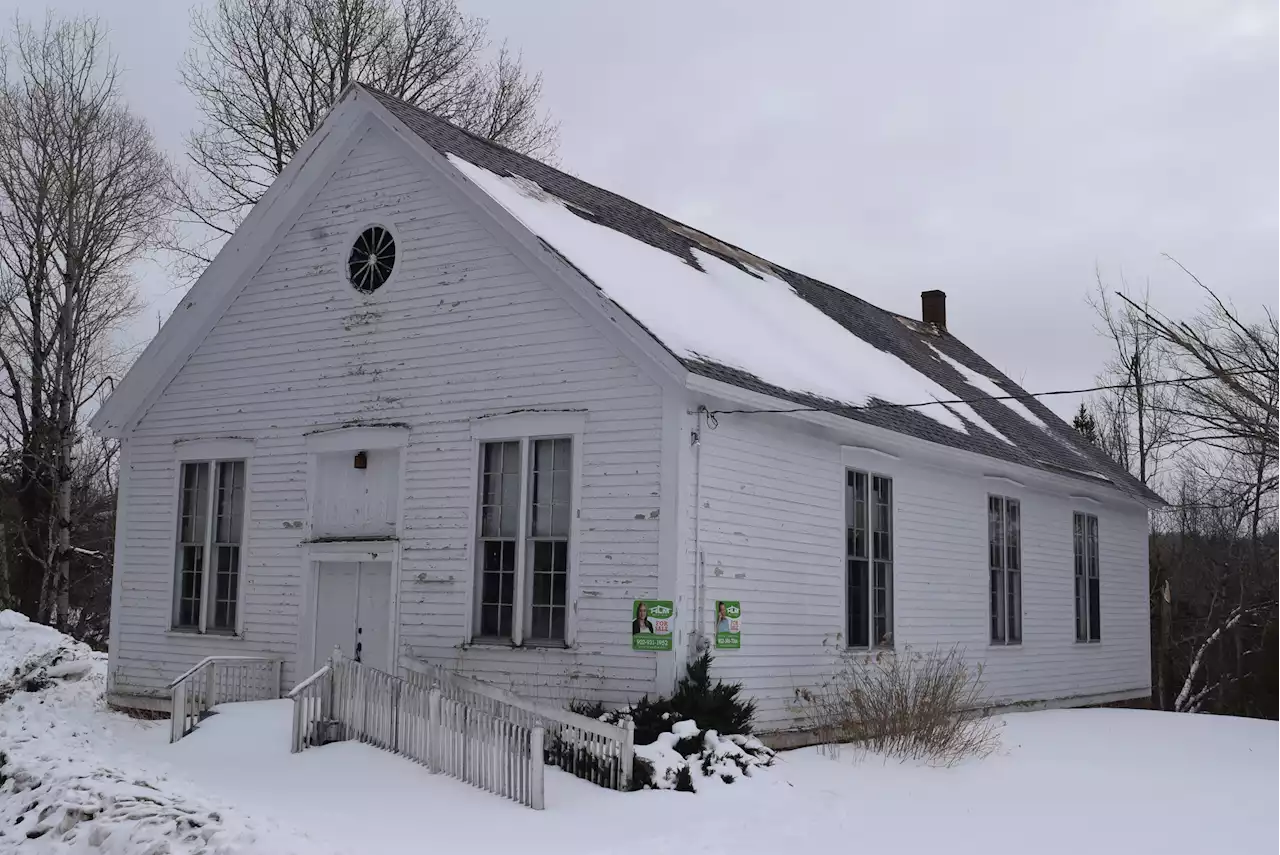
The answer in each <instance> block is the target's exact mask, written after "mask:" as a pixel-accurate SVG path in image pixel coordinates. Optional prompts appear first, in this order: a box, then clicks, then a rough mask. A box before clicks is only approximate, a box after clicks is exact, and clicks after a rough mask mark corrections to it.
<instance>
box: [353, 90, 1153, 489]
mask: <svg viewBox="0 0 1280 855" xmlns="http://www.w3.org/2000/svg"><path fill="white" fill-rule="evenodd" d="M364 88H365V90H366V91H367V92H369V94H370V95H372V96H373V97H375V98H376V99H377V100H378V101H379V102H380V103H382V104H383V106H385V107H386V108H387V109H388V110H389V111H390V112H391V113H392V114H393V115H394V116H395V117H396V118H397V119H399V120H400V121H401V122H403V123H404V124H405V125H406V126H407V127H408V128H409V129H410V130H412V131H413V132H414V133H416V134H417V135H418V136H419V137H420V138H421V139H422V140H423V141H424V142H426V143H427V144H428V145H430V146H431V147H432V148H434V149H435V150H436V151H438V152H440V153H441V154H452V155H454V156H456V157H459V158H461V159H463V160H465V161H467V162H468V163H471V164H473V165H474V166H477V167H480V168H482V169H486V170H488V171H490V172H492V173H494V174H496V175H500V176H519V177H521V178H524V179H526V180H528V181H532V182H534V183H536V184H537V185H539V186H540V187H541V188H542V189H543V190H545V191H546V192H548V193H550V194H552V195H554V196H556V197H558V198H559V199H561V200H563V201H564V202H566V203H568V206H569V209H570V210H572V211H574V212H575V213H576V214H578V216H581V217H583V218H584V219H587V220H589V221H591V222H594V223H597V224H599V225H601V226H605V227H607V228H610V229H613V230H614V231H616V232H620V233H621V234H624V235H627V236H628V237H631V238H633V239H635V240H638V241H642V242H643V243H645V244H647V245H649V246H651V247H654V248H656V249H660V250H662V251H664V252H668V253H670V254H672V255H674V256H676V257H677V258H679V259H681V260H683V261H684V262H685V263H687V264H690V265H692V266H694V267H695V268H697V267H698V263H697V260H696V259H695V257H694V255H693V252H692V250H693V249H695V248H696V249H698V250H699V251H702V252H711V253H713V254H715V255H717V256H719V257H721V258H723V259H724V260H725V261H727V262H729V263H731V264H735V265H737V266H739V267H741V266H742V264H741V263H740V261H738V260H737V259H736V258H735V257H734V256H735V255H737V256H739V257H742V256H750V257H751V258H756V256H752V255H751V254H750V253H749V252H747V251H745V250H742V249H740V248H738V247H734V246H732V245H730V244H727V243H725V242H723V241H720V240H719V239H718V238H714V237H712V236H710V235H707V234H706V233H704V232H701V231H700V230H698V229H694V228H692V227H690V226H686V225H684V224H681V223H679V222H677V221H675V220H672V219H671V218H670V217H666V216H663V215H662V214H659V213H658V212H656V211H653V210H651V209H649V208H646V207H644V206H643V205H640V204H638V203H636V202H633V201H631V200H630V199H626V198H623V197H622V196H619V195H617V194H616V193H611V192H609V191H608V190H604V189H602V188H600V187H596V186H594V185H592V184H588V183H587V182H585V181H582V180H581V179H578V178H575V177H573V176H572V175H568V174H566V173H564V172H561V171H560V170H558V169H555V168H554V167H551V166H548V165H546V164H545V163H541V162H540V161H537V160H534V159H533V158H530V157H527V156H525V155H522V154H518V153H516V152H513V151H510V150H509V149H506V148H503V147H502V146H500V145H497V144H496V143H493V142H490V141H488V140H485V139H483V138H481V137H478V136H476V135H474V134H471V133H469V132H467V131H464V130H462V129H460V128H458V127H456V126H454V125H452V124H450V123H449V122H447V121H445V120H443V119H441V118H439V117H437V116H434V115H432V114H430V113H428V112H426V111H424V110H421V109H419V108H417V107H414V106H412V105H410V104H407V103H405V102H403V101H401V100H399V99H397V98H394V97H392V96H390V95H387V94H386V93H384V92H379V91H377V90H375V89H371V88H368V87H364ZM717 246H719V247H721V250H720V251H717V249H716V247H717ZM569 261H570V262H572V258H570V259H569ZM764 263H765V264H767V265H768V266H769V267H770V268H771V269H772V271H773V272H775V273H776V274H777V275H778V277H779V278H781V279H782V280H783V281H785V282H787V283H788V284H789V285H790V286H791V287H792V288H793V289H794V290H795V292H796V294H797V295H799V296H800V297H801V298H802V299H804V300H805V301H807V302H808V303H810V304H811V305H813V306H814V307H816V308H817V309H819V310H820V311H821V312H823V313H824V314H826V315H827V316H828V317H830V318H831V319H833V320H834V321H836V322H837V323H839V324H840V325H841V326H842V327H844V328H845V329H846V330H848V331H849V333H850V334H852V335H855V336H857V337H859V338H861V339H862V340H863V341H865V342H867V343H868V344H870V345H872V346H873V347H876V348H878V349H880V350H882V351H884V352H886V353H891V354H893V355H894V356H896V357H898V358H899V359H901V360H902V361H903V362H905V363H907V364H908V365H909V366H911V368H913V369H914V370H915V371H917V372H919V373H921V374H923V375H925V376H927V377H929V378H930V379H931V380H933V381H934V382H936V383H938V384H939V385H941V386H943V387H944V388H946V389H947V390H949V391H950V392H952V393H953V394H954V395H955V397H956V398H959V399H964V400H967V401H970V402H971V403H970V406H971V407H972V408H973V409H974V410H975V411H976V412H977V413H978V415H979V416H981V417H982V418H983V419H985V420H986V421H987V422H989V423H990V424H991V425H992V426H993V427H995V428H996V429H997V430H999V431H1000V433H1001V434H1003V435H1004V436H1005V437H1006V438H1007V439H1008V440H1010V442H1011V443H1012V444H1010V443H1006V442H1003V441H1001V440H1000V439H997V438H995V437H992V436H989V435H988V434H987V433H986V432H985V430H982V429H978V430H974V431H972V432H970V433H962V432H960V431H956V430H953V429H951V428H949V427H947V426H945V425H943V424H941V423H939V422H938V421H935V420H934V419H931V418H929V417H928V416H926V415H924V414H923V413H922V412H920V411H918V410H916V409H912V408H906V407H900V406H876V407H873V408H871V409H850V408H849V407H848V406H841V405H840V404H838V403H835V402H832V401H829V400H826V399H823V398H817V397H814V396H812V395H809V394H805V393H804V392H797V391H794V390H790V389H783V388H780V387H778V386H775V385H772V384H770V383H766V382H764V381H762V380H761V379H760V378H759V377H756V376H755V375H753V374H750V373H748V372H745V371H743V370H741V369H738V368H734V367H732V366H729V365H723V364H720V363H717V362H713V361H709V360H705V359H690V358H682V357H679V356H678V355H677V357H678V358H681V361H682V362H683V363H684V365H685V366H686V367H687V368H688V369H689V370H690V371H692V372H694V373H696V374H700V375H702V376H705V377H709V378H712V379H715V380H720V381H723V382H725V383H729V384H732V385H734V386H738V387H741V388H743V389H748V390H750V391H753V392H760V393H763V394H766V395H771V396H773V397H776V398H780V399H783V400H785V401H790V402H794V403H796V404H799V405H801V406H806V407H813V408H815V409H819V410H824V411H829V412H832V413H835V414H838V415H841V416H844V417H847V418H850V419H854V420H856V421H860V422H865V423H867V424H870V425H875V426H876V427H881V428H886V429H889V430H892V431H896V432H898V433H902V434H906V435H908V436H913V437H916V438H919V439H924V440H927V441H930V442H935V443H938V444H940V445H945V446H950V447H953V448H958V449H962V450H964V451H970V452H976V453H978V454H983V455H986V456H988V457H993V458H996V459H1000V460H1008V461H1012V462H1014V463H1020V464H1023V465H1027V466H1032V467H1035V468H1038V469H1043V470H1046V471H1050V472H1055V473H1057V474H1062V475H1067V476H1070V477H1073V478H1077V479H1079V480H1081V481H1083V482H1091V483H1094V484H1105V483H1106V482H1110V483H1111V484H1113V485H1114V486H1115V487H1117V488H1118V489H1120V490H1121V491H1123V492H1125V493H1127V494H1129V495H1131V496H1133V497H1135V498H1141V499H1144V500H1147V501H1155V502H1161V501H1162V500H1161V499H1160V497H1159V496H1158V495H1156V494H1155V493H1154V492H1152V491H1151V490H1150V489H1148V488H1147V487H1145V486H1144V485H1143V484H1142V483H1141V482H1139V481H1138V480H1137V479H1135V478H1133V477H1132V476H1131V475H1129V473H1128V472H1127V471H1125V469H1124V468H1123V467H1121V466H1119V465H1118V464H1117V463H1115V461H1113V460H1111V459H1110V458H1109V457H1107V456H1106V455H1105V454H1103V453H1102V452H1101V451H1100V450H1099V449H1098V448H1096V447H1095V446H1093V445H1091V444H1089V443H1088V442H1086V441H1085V440H1084V439H1083V438H1082V437H1081V436H1080V435H1079V433H1078V432H1077V431H1075V430H1074V429H1073V428H1072V427H1071V426H1070V425H1068V424H1066V423H1065V422H1064V421H1062V420H1061V419H1060V418H1058V417H1057V416H1056V415H1055V414H1054V413H1053V411H1051V410H1049V409H1048V408H1047V407H1045V406H1044V405H1043V404H1042V403H1040V401H1039V400H1037V399H1035V398H1033V397H1031V396H1030V395H1028V394H1027V393H1026V392H1025V391H1024V390H1023V389H1022V388H1020V387H1019V386H1018V385H1017V384H1016V383H1014V382H1013V381H1012V380H1010V379H1009V378H1008V377H1005V376H1004V375H1003V374H1002V373H1001V372H999V371H998V370H996V368H995V367H994V366H992V365H991V364H990V363H988V362H987V361H986V360H985V359H983V358H982V357H981V356H979V355H978V354H977V353H975V352H974V351H973V350H971V349H970V348H969V347H967V346H966V345H965V344H964V343H963V342H961V341H960V340H959V339H957V338H956V337H955V336H954V335H952V334H951V333H949V332H948V331H946V330H940V329H937V328H935V327H933V326H932V325H929V324H924V323H921V322H919V321H916V320H914V319H911V318H906V317H903V316H901V315H898V314H895V313H893V312H887V311H885V310H884V309H881V308H879V307H877V306H874V305H872V304H871V303H868V302H867V301H866V300H863V299H861V298H859V297H857V296H854V295H853V294H850V293H848V292H847V291H843V290H841V289H839V288H835V287H833V286H831V285H828V284H826V283H824V282H819V281H818V280H816V279H813V278H811V277H808V276H805V275H804V274H801V273H796V272H795V271H792V270H788V269H786V268H784V267H781V266H779V265H777V264H773V263H772V262H768V261H767V260H765V261H764ZM744 269H745V268H744ZM931 348H933V349H936V350H937V351H939V352H941V353H943V354H946V356H948V357H949V358H951V359H953V360H955V361H956V362H958V363H960V364H962V365H964V366H965V367H966V368H968V369H969V370H970V371H974V372H977V373H979V374H983V375H986V376H987V377H988V378H990V379H991V380H992V381H993V382H994V383H995V384H997V385H998V386H999V387H1000V388H1001V389H1003V390H1004V391H1005V392H1006V394H1009V395H1016V396H1019V397H1020V400H1021V402H1022V404H1023V405H1024V406H1026V407H1027V408H1028V409H1029V410H1031V412H1032V413H1033V414H1034V415H1035V416H1037V417H1038V418H1039V419H1040V420H1041V421H1042V422H1043V423H1044V424H1045V426H1047V428H1048V430H1047V431H1046V430H1045V429H1044V428H1042V427H1040V426H1038V425H1036V424H1033V423H1032V422H1031V421H1029V420H1027V419H1026V418H1024V417H1023V416H1021V415H1019V414H1018V413H1017V412H1016V410H1015V409H1013V408H1011V407H1009V406H1006V405H1004V404H1002V403H1000V402H999V401H997V400H995V399H993V398H991V397H990V396H988V395H987V394H985V393H984V392H983V391H982V390H980V389H977V388H975V387H974V386H972V385H970V384H969V383H968V382H967V380H966V379H965V378H964V376H963V375H962V374H961V373H960V372H959V371H957V370H956V369H955V368H954V367H953V366H951V365H948V364H946V363H945V362H943V361H942V360H940V359H938V358H937V357H936V356H935V355H934V354H933V352H932V350H931ZM849 370H853V371H856V370H857V367H856V366H851V367H850V368H849ZM935 406H936V405H935ZM958 415H960V417H961V418H963V414H958ZM966 423H968V422H966ZM979 428H981V426H979ZM1088 473H1095V474H1092V475H1091V474H1088ZM1099 476H1105V477H1099Z"/></svg>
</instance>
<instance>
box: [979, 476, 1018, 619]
mask: <svg viewBox="0 0 1280 855" xmlns="http://www.w3.org/2000/svg"><path fill="white" fill-rule="evenodd" d="M1021 522H1022V508H1021V506H1020V505H1019V504H1018V500H1017V499H1010V498H1008V497H1006V496H988V497H987V526H988V542H989V546H990V549H989V550H988V552H989V553H990V565H991V643H992V644H1020V643H1021V642H1022V535H1021Z"/></svg>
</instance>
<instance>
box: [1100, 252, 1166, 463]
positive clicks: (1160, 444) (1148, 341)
mask: <svg viewBox="0 0 1280 855" xmlns="http://www.w3.org/2000/svg"><path fill="white" fill-rule="evenodd" d="M1097 280H1098V289H1097V293H1096V294H1095V295H1093V296H1092V297H1091V298H1090V303H1091V304H1092V305H1093V307H1094V310H1095V311H1096V312H1097V313H1098V317H1099V319H1100V320H1101V321H1102V329H1101V332H1102V334H1103V335H1105V336H1106V337H1107V338H1109V339H1111V342H1112V345H1113V350H1112V354H1111V360H1110V362H1109V363H1108V364H1107V366H1106V368H1105V369H1104V371H1103V374H1102V375H1101V377H1099V380H1100V384H1101V385H1124V386H1125V388H1121V389H1114V390H1111V391H1108V392H1106V393H1104V394H1102V395H1100V396H1099V397H1098V398H1097V399H1096V400H1095V403H1094V409H1095V410H1096V411H1097V412H1098V413H1099V421H1100V422H1101V424H1100V425H1098V442H1099V444H1100V445H1101V446H1102V448H1103V450H1104V451H1105V452H1107V454H1108V455H1110V456H1111V457H1112V459H1114V460H1115V461H1116V462H1118V463H1120V464H1121V465H1123V466H1125V467H1126V468H1127V469H1128V470H1129V471H1130V472H1132V473H1133V474H1134V475H1135V476H1136V477H1137V478H1138V480H1139V481H1141V482H1142V483H1144V484H1147V483H1149V482H1150V481H1151V480H1152V478H1153V477H1155V475H1156V474H1157V471H1158V469H1159V466H1160V463H1161V462H1162V461H1163V460H1164V459H1165V457H1166V455H1167V453H1168V451H1169V446H1170V443H1171V442H1172V440H1173V436H1174V431H1175V424H1174V419H1173V416H1172V412H1173V410H1174V407H1175V399H1176V397H1177V396H1178V394H1179V390H1178V388H1177V387H1176V386H1175V385H1173V384H1171V383H1169V382H1168V380H1169V371H1170V359H1169V355H1168V353H1167V352H1166V351H1165V350H1164V348H1163V347H1162V346H1161V341H1160V339H1159V337H1158V336H1156V335H1155V334H1154V333H1153V332H1152V331H1151V330H1150V329H1149V327H1148V326H1147V325H1146V323H1144V321H1143V316H1142V314H1141V307H1143V306H1146V305H1148V297H1147V294H1146V293H1145V292H1143V294H1142V295H1141V296H1140V297H1139V298H1137V299H1134V298H1130V297H1127V296H1125V295H1124V294H1123V292H1121V293H1119V294H1117V295H1116V296H1117V297H1118V299H1115V298H1113V297H1112V296H1111V295H1110V293H1109V292H1108V289H1107V287H1106V285H1105V284H1104V282H1103V280H1102V276H1101V274H1100V273H1099V274H1098V277H1097Z"/></svg>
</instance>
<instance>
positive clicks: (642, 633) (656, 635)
mask: <svg viewBox="0 0 1280 855" xmlns="http://www.w3.org/2000/svg"><path fill="white" fill-rule="evenodd" d="M675 614H676V609H675V605H674V604H672V602H671V600H633V601H632V603H631V649H632V650H670V649H671V619H672V618H673V617H675Z"/></svg>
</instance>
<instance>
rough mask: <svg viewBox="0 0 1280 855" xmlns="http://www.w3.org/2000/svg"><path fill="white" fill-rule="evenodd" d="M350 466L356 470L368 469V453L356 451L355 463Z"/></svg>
mask: <svg viewBox="0 0 1280 855" xmlns="http://www.w3.org/2000/svg"><path fill="white" fill-rule="evenodd" d="M352 465H353V466H355V468H357V469H368V468H369V452H367V451H357V452H356V459H355V462H354V463H353V464H352Z"/></svg>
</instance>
